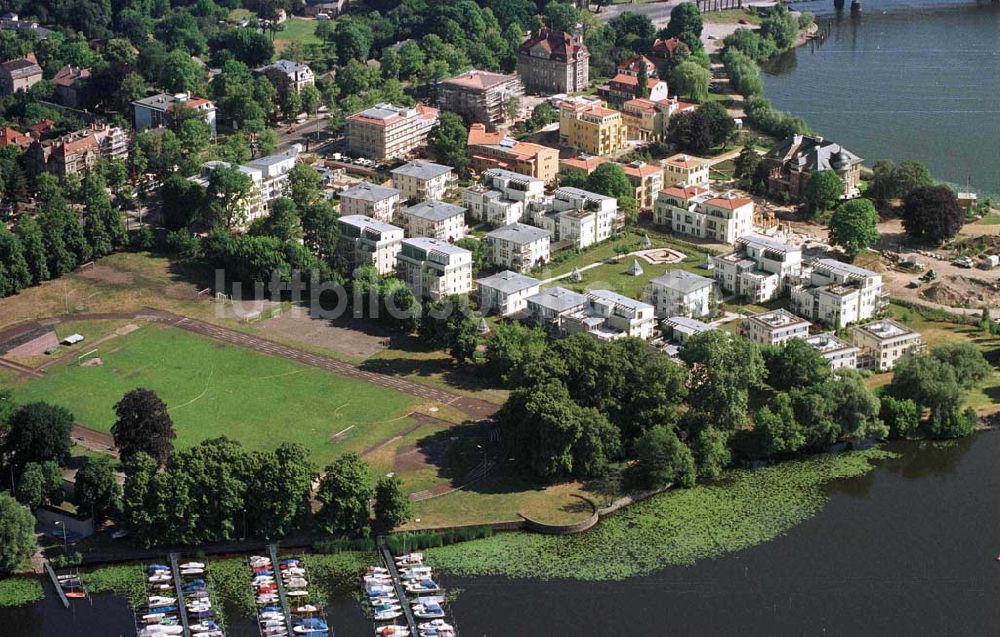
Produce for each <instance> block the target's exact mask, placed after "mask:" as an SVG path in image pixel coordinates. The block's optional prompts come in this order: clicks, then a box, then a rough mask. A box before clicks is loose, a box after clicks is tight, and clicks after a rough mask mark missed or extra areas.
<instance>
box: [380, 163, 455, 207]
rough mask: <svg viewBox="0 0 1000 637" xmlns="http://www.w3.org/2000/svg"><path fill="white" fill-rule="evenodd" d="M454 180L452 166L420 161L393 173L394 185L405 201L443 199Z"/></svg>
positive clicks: (406, 165) (405, 165) (397, 169)
mask: <svg viewBox="0 0 1000 637" xmlns="http://www.w3.org/2000/svg"><path fill="white" fill-rule="evenodd" d="M453 178H454V174H453V173H452V171H451V166H443V165H441V164H435V163H434V162H432V161H423V160H420V159H418V160H416V161H411V162H410V163H408V164H403V165H402V166H400V167H399V168H396V169H395V170H393V171H392V185H393V186H394V187H395V188H396V189H397V190H399V192H400V193H401V195H402V198H403V200H404V201H426V200H428V199H441V198H443V197H444V193H445V191H446V190H447V189H448V182H449V181H451V180H452V179H453Z"/></svg>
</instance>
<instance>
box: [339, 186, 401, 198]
mask: <svg viewBox="0 0 1000 637" xmlns="http://www.w3.org/2000/svg"><path fill="white" fill-rule="evenodd" d="M340 196H341V198H343V197H349V198H351V199H360V200H361V201H383V200H385V199H388V198H390V197H393V196H397V197H398V196H399V191H398V190H396V189H395V188H389V187H388V186H379V185H378V184H373V183H369V182H367V181H366V182H364V183H361V184H358V185H356V186H351V187H350V188H348V189H347V190H345V191H344V192H342V193H340Z"/></svg>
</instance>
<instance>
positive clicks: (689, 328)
mask: <svg viewBox="0 0 1000 637" xmlns="http://www.w3.org/2000/svg"><path fill="white" fill-rule="evenodd" d="M663 327H664V328H665V329H667V330H669V331H670V337H671V338H672V339H673V340H675V341H677V342H678V343H680V344H682V345H683V344H684V342H685V341H686V340H688V339H689V338H691V337H692V336H695V335H696V334H701V333H702V332H711V331H712V330H714V329H718V328H716V327H715V326H714V325H709V324H708V323H705V322H703V321H699V320H698V319H694V318H691V317H688V316H669V317H667V318H666V319H664V320H663Z"/></svg>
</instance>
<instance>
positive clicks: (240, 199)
mask: <svg viewBox="0 0 1000 637" xmlns="http://www.w3.org/2000/svg"><path fill="white" fill-rule="evenodd" d="M252 189H253V181H251V179H250V177H249V175H245V174H244V173H242V172H240V171H239V169H237V168H235V167H232V166H217V167H216V168H215V169H214V170H213V171H212V174H211V175H210V176H209V178H208V189H207V190H206V197H207V201H208V214H209V218H210V219H211V220H212V221H213V222H214V223H215V224H221V225H222V226H224V227H225V228H226V229H228V230H232V229H233V228H234V227H237V226H241V225H243V224H244V223H245V222H246V218H247V201H248V200H249V198H250V193H251V191H252Z"/></svg>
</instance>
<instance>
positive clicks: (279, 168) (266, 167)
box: [244, 144, 299, 206]
mask: <svg viewBox="0 0 1000 637" xmlns="http://www.w3.org/2000/svg"><path fill="white" fill-rule="evenodd" d="M298 156H299V146H298V144H296V145H295V146H293V147H292V148H291V149H290V150H288V151H286V152H284V153H279V154H276V155H268V156H266V157H260V158H258V159H252V160H250V161H248V162H247V163H246V164H244V166H248V167H250V168H253V169H255V170H259V171H260V176H261V195H262V196H263V198H264V204H265V205H267V206H269V205H270V203H271V202H272V201H274V200H275V199H277V198H279V197H284V196H285V194H286V192H287V190H288V172H289V171H290V170H291V169H292V168H294V167H295V162H296V161H297V160H298Z"/></svg>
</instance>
